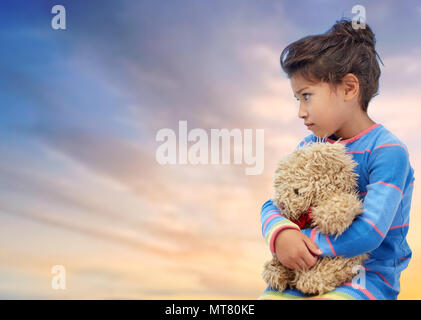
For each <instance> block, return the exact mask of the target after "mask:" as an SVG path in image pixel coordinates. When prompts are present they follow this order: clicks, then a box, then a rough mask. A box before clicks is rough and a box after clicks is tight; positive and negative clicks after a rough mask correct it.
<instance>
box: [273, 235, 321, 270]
mask: <svg viewBox="0 0 421 320" xmlns="http://www.w3.org/2000/svg"><path fill="white" fill-rule="evenodd" d="M275 252H276V256H277V257H278V260H279V262H280V263H282V264H283V265H284V266H286V267H287V268H290V269H295V270H308V269H309V268H311V267H313V266H314V265H315V264H316V262H317V259H318V255H320V254H322V251H321V250H320V248H319V247H318V246H317V245H316V244H315V243H314V242H313V241H311V240H310V238H308V237H307V236H306V235H304V234H302V233H301V232H300V231H298V230H296V229H285V230H282V231H281V232H279V234H278V235H277V236H276V238H275Z"/></svg>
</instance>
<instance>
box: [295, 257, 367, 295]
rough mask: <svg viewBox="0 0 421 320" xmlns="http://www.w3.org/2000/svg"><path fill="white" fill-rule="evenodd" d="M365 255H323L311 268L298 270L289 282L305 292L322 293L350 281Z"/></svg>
mask: <svg viewBox="0 0 421 320" xmlns="http://www.w3.org/2000/svg"><path fill="white" fill-rule="evenodd" d="M367 257H368V255H361V256H356V257H353V258H344V257H335V258H329V257H323V258H321V259H319V261H318V262H317V263H316V265H315V266H314V267H313V268H311V269H309V270H306V271H298V272H297V276H296V277H295V279H293V280H292V281H291V284H292V285H294V286H295V287H296V288H297V289H298V290H300V291H301V292H303V293H305V294H313V295H321V294H324V293H326V292H329V291H332V290H333V289H335V288H336V287H339V286H340V285H342V284H343V283H344V282H348V281H351V280H352V278H354V277H355V275H356V274H357V273H358V270H359V266H361V265H362V263H363V261H364V260H365V259H366V258H367Z"/></svg>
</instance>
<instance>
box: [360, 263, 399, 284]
mask: <svg viewBox="0 0 421 320" xmlns="http://www.w3.org/2000/svg"><path fill="white" fill-rule="evenodd" d="M363 269H364V270H367V271H370V272H374V273H376V274H378V275H379V276H380V277H381V278H382V279H383V281H384V282H385V283H386V284H387V285H388V286H389V287H391V288H393V287H392V286H391V285H390V283H389V282H388V281H387V280H386V278H385V277H383V275H382V274H381V273H379V272H377V271H374V270H371V269H368V268H366V267H363Z"/></svg>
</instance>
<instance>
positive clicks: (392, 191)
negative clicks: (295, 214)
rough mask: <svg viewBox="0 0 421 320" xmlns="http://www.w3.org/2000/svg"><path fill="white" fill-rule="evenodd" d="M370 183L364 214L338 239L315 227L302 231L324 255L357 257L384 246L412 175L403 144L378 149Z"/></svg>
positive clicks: (370, 167)
mask: <svg viewBox="0 0 421 320" xmlns="http://www.w3.org/2000/svg"><path fill="white" fill-rule="evenodd" d="M368 173H369V184H368V185H367V195H366V197H365V199H364V204H363V208H364V209H363V213H362V214H360V215H359V216H358V217H357V218H356V219H355V220H354V222H353V223H352V224H351V226H350V227H349V228H348V229H347V230H346V231H345V232H344V233H343V234H342V235H340V236H339V237H338V238H337V239H336V240H334V238H335V236H327V235H325V234H321V233H319V232H318V231H317V229H316V228H314V229H304V230H301V232H302V233H304V234H305V235H307V236H308V237H309V238H310V239H311V240H313V241H314V242H315V243H316V244H317V245H318V246H319V247H320V249H321V250H322V251H323V256H330V257H334V256H338V255H340V256H345V257H354V256H357V255H361V254H364V253H367V252H370V251H372V250H374V249H376V248H377V247H379V246H380V244H381V243H382V241H383V239H384V238H385V236H386V234H387V232H388V231H389V229H390V227H391V224H392V222H393V219H394V218H395V215H396V211H397V210H398V208H399V205H400V204H401V200H402V198H403V190H404V187H405V184H407V183H410V182H412V181H408V177H409V178H411V179H413V177H412V176H410V175H411V166H410V163H409V155H408V152H407V150H406V148H404V147H403V146H402V145H398V144H392V145H384V146H382V147H378V148H376V149H374V150H373V151H372V153H371V155H370V158H369V161H368Z"/></svg>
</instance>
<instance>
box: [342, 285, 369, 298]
mask: <svg viewBox="0 0 421 320" xmlns="http://www.w3.org/2000/svg"><path fill="white" fill-rule="evenodd" d="M344 285H345V286H349V287H352V288H354V289H357V290H360V291H361V292H362V293H364V294H365V295H366V296H367V297H368V298H369V299H370V300H377V299H376V297H375V296H373V295H372V294H371V293H370V291H368V290H367V289H366V288H364V287H362V286H360V285H359V284H357V283H352V282H345V283H344Z"/></svg>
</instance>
